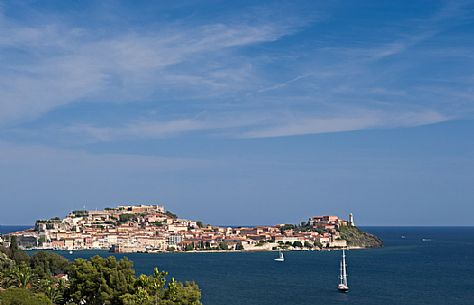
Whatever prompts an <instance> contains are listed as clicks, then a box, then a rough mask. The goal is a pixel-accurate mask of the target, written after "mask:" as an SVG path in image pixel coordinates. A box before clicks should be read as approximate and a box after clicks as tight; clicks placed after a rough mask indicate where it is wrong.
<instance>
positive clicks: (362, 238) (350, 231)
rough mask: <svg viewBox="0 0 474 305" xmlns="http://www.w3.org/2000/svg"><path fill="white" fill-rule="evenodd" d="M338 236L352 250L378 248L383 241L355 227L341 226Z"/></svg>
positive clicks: (381, 245)
mask: <svg viewBox="0 0 474 305" xmlns="http://www.w3.org/2000/svg"><path fill="white" fill-rule="evenodd" d="M339 234H340V236H341V238H342V239H344V240H346V241H347V246H348V247H354V248H380V247H383V241H382V240H381V239H380V238H378V237H377V236H375V235H373V234H370V233H367V232H364V231H362V230H361V229H359V228H358V227H355V226H341V227H340V228H339Z"/></svg>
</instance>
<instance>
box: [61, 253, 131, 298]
mask: <svg viewBox="0 0 474 305" xmlns="http://www.w3.org/2000/svg"><path fill="white" fill-rule="evenodd" d="M134 274H135V272H134V270H133V264H132V262H130V261H129V260H128V259H127V258H123V259H121V260H119V261H117V260H116V259H115V257H113V256H111V257H108V258H102V257H100V256H94V257H93V258H91V259H90V260H89V261H87V260H84V259H77V260H76V261H75V262H74V263H73V264H72V265H71V267H70V269H69V272H68V275H69V287H68V288H67V289H66V295H67V296H68V297H69V298H70V299H71V301H73V302H75V303H77V304H88V305H103V304H122V302H121V297H122V296H123V295H126V294H133V292H134V286H133V284H134V282H135V276H134Z"/></svg>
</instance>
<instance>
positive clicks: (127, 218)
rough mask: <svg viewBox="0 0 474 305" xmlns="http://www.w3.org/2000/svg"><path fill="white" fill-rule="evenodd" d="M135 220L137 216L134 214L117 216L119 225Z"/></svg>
mask: <svg viewBox="0 0 474 305" xmlns="http://www.w3.org/2000/svg"><path fill="white" fill-rule="evenodd" d="M136 218H137V215H135V214H120V215H119V222H120V223H126V222H129V221H132V220H134V219H136Z"/></svg>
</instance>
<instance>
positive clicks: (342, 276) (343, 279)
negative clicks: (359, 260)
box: [337, 249, 349, 292]
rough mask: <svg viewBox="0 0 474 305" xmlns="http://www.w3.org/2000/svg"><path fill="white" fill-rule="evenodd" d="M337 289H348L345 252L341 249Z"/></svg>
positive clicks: (341, 290)
mask: <svg viewBox="0 0 474 305" xmlns="http://www.w3.org/2000/svg"><path fill="white" fill-rule="evenodd" d="M337 289H338V290H339V291H340V292H347V291H349V286H347V266H346V252H345V251H344V249H342V259H341V269H340V273H339V285H338V286H337Z"/></svg>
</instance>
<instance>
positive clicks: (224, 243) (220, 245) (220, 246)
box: [219, 241, 229, 250]
mask: <svg viewBox="0 0 474 305" xmlns="http://www.w3.org/2000/svg"><path fill="white" fill-rule="evenodd" d="M219 249H220V250H229V245H227V243H226V242H225V241H221V242H220V243H219Z"/></svg>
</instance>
